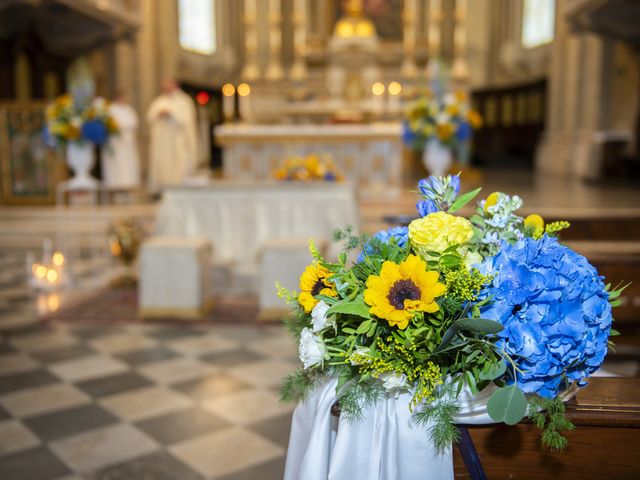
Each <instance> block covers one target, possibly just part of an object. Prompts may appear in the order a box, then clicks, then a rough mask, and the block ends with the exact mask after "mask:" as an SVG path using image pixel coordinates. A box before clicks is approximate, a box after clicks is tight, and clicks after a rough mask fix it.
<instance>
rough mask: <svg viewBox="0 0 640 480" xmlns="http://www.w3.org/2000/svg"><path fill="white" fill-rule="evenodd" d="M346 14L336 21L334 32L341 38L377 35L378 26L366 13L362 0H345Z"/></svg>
mask: <svg viewBox="0 0 640 480" xmlns="http://www.w3.org/2000/svg"><path fill="white" fill-rule="evenodd" d="M343 5H344V11H345V14H344V15H343V16H342V17H341V18H340V19H339V20H338V21H337V22H336V25H335V27H334V30H333V34H334V36H336V37H340V38H353V37H359V38H372V37H375V36H376V27H375V26H374V24H373V22H372V21H371V20H369V19H368V18H367V17H365V15H364V3H363V1H362V0H345V2H344V4H343Z"/></svg>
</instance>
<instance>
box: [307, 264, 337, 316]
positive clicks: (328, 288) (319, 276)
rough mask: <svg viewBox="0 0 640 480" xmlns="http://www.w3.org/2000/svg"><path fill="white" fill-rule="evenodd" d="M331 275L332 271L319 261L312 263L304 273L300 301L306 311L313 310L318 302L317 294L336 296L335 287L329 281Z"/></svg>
mask: <svg viewBox="0 0 640 480" xmlns="http://www.w3.org/2000/svg"><path fill="white" fill-rule="evenodd" d="M331 275H332V273H331V272H330V271H329V270H327V269H326V268H324V267H323V266H322V265H320V264H318V263H312V264H311V265H309V266H308V267H307V268H306V269H305V270H304V272H303V273H302V276H301V277H300V294H299V295H298V303H299V304H300V305H302V308H304V311H305V312H306V313H309V312H311V310H313V307H315V306H316V304H317V303H318V300H316V298H315V296H316V295H319V294H322V295H328V296H330V297H335V296H336V291H335V288H334V287H333V284H332V283H331V282H330V281H329V277H330V276H331Z"/></svg>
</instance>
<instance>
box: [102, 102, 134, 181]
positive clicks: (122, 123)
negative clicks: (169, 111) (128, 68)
mask: <svg viewBox="0 0 640 480" xmlns="http://www.w3.org/2000/svg"><path fill="white" fill-rule="evenodd" d="M109 113H111V116H112V117H113V118H114V120H115V121H116V123H117V125H118V130H119V131H118V134H117V135H112V136H111V137H110V138H109V143H108V144H107V145H106V147H105V148H104V149H103V157H102V177H103V181H104V184H105V186H106V187H108V188H137V187H138V186H140V161H139V158H138V143H137V133H136V132H137V130H138V114H137V113H136V111H135V110H134V109H133V107H131V106H130V105H127V104H126V103H121V102H114V103H112V104H111V105H110V107H109Z"/></svg>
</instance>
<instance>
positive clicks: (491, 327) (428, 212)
mask: <svg viewBox="0 0 640 480" xmlns="http://www.w3.org/2000/svg"><path fill="white" fill-rule="evenodd" d="M418 188H419V192H420V194H421V197H422V198H421V200H420V201H419V202H418V205H417V209H418V212H419V218H417V219H415V220H413V221H412V222H411V223H410V224H409V225H408V227H394V228H391V229H389V230H385V231H381V232H378V233H376V234H375V235H373V236H356V235H354V234H353V232H352V231H351V229H349V228H347V229H345V230H341V231H338V232H336V240H338V241H344V242H345V243H346V245H345V250H344V251H343V253H341V254H340V255H339V258H338V260H337V261H336V262H330V261H327V260H326V259H324V258H323V257H322V256H321V255H320V253H319V252H318V250H317V249H316V248H315V246H314V245H313V243H311V248H310V250H311V253H312V255H313V257H314V262H313V263H312V264H311V265H310V266H309V267H307V269H306V271H305V272H304V273H303V275H302V278H301V279H300V291H299V292H294V291H289V290H287V289H285V288H282V287H280V286H279V287H278V288H279V293H280V295H281V296H282V297H284V298H286V299H287V300H288V301H289V303H290V304H291V305H292V307H293V314H292V315H291V316H290V317H289V318H287V319H286V321H285V324H286V326H287V328H288V329H289V330H290V332H291V333H292V334H293V336H294V337H295V339H296V340H297V341H298V342H299V354H300V360H301V362H302V366H301V367H300V368H299V369H298V370H297V371H296V372H294V373H292V374H291V375H289V376H288V377H287V378H286V379H285V380H284V382H283V386H282V391H281V394H282V399H283V400H290V401H299V400H303V399H304V398H305V396H306V395H307V393H308V392H309V391H310V390H311V389H313V388H314V387H315V386H316V385H318V383H319V382H320V380H321V379H322V378H324V377H327V376H330V377H333V378H337V379H338V384H337V388H336V398H337V399H338V401H339V403H340V407H341V415H342V416H343V417H345V418H346V419H347V420H356V419H359V418H361V416H362V412H363V409H364V408H365V407H366V406H367V405H368V404H371V403H374V402H376V401H378V400H379V399H381V398H384V396H385V395H389V394H391V393H392V392H394V391H398V390H401V391H406V392H409V393H410V394H411V395H410V396H411V401H410V402H409V405H407V408H409V409H410V410H411V411H412V412H413V416H414V418H415V420H416V421H417V422H418V423H423V424H424V425H425V428H427V429H428V431H429V433H430V438H431V440H432V442H433V443H434V445H435V446H436V448H438V449H443V448H447V447H448V446H449V445H451V443H452V442H455V441H456V440H457V439H458V435H459V433H458V430H457V428H456V426H455V418H456V415H457V414H458V413H459V411H460V406H459V405H458V401H457V399H458V397H459V396H460V395H461V392H462V391H463V390H464V391H465V392H471V394H475V393H478V392H480V391H481V390H483V389H485V388H488V387H491V388H492V389H493V390H494V392H493V393H492V395H491V397H490V398H489V401H488V403H487V405H486V409H487V412H488V415H489V416H490V417H491V419H492V420H493V421H496V422H504V423H507V424H515V423H517V422H519V421H520V420H521V419H523V418H524V417H526V416H529V417H530V418H531V419H532V420H533V422H534V423H535V424H536V425H537V426H538V427H539V428H541V429H542V430H543V431H544V432H543V435H542V441H543V443H544V444H545V445H547V446H548V447H550V448H551V449H555V450H561V449H563V448H564V447H565V446H566V444H567V441H566V438H565V437H564V436H563V431H566V430H569V429H572V428H573V425H572V424H571V423H570V422H569V421H568V420H566V419H565V418H564V416H563V415H562V414H563V412H564V404H563V398H566V394H567V392H571V391H574V390H576V389H577V388H580V387H583V386H584V385H586V383H587V378H588V377H589V376H590V375H591V374H593V373H594V372H595V371H596V370H597V369H598V368H599V366H600V365H601V364H602V362H603V360H604V358H605V356H606V354H607V351H608V348H609V347H610V346H611V342H610V340H609V338H610V337H611V336H612V335H616V334H617V332H615V330H613V329H612V322H613V318H612V306H616V305H617V304H618V303H619V298H618V297H619V296H620V294H621V292H622V290H623V288H613V289H612V288H611V287H610V285H605V283H604V281H603V278H602V277H601V276H600V275H598V272H597V271H596V269H595V268H594V267H593V266H592V265H590V264H589V262H588V261H587V259H586V258H584V257H583V256H581V255H579V254H577V253H576V252H574V251H573V250H571V249H570V248H568V247H566V246H564V245H562V244H561V243H560V241H559V240H558V238H557V237H558V233H559V232H560V231H561V230H563V229H564V228H566V227H568V223H567V222H554V223H551V224H547V225H545V223H544V220H543V219H542V217H540V216H539V215H530V216H529V217H526V218H523V217H521V216H519V215H518V214H517V210H518V209H519V208H520V207H521V206H522V200H521V199H520V198H518V197H517V196H509V195H506V194H504V193H501V192H495V193H492V194H491V195H489V196H488V197H487V198H485V199H483V200H481V201H479V202H478V205H477V209H476V213H475V214H474V215H473V216H472V217H471V218H469V219H466V218H464V217H462V216H459V215H456V212H458V211H459V210H460V209H461V208H462V207H463V206H464V205H466V204H467V203H469V202H470V201H472V200H473V199H474V198H475V197H476V196H477V195H478V193H479V191H480V189H477V190H474V191H471V192H467V193H465V194H460V178H459V176H458V175H453V176H451V175H450V176H447V177H440V178H438V177H430V178H428V179H425V180H422V181H421V182H420V184H419V186H418ZM351 253H353V255H351ZM348 258H355V260H354V261H353V262H349V261H348ZM545 411H546V412H549V413H545Z"/></svg>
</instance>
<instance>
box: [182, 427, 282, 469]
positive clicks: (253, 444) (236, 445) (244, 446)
mask: <svg viewBox="0 0 640 480" xmlns="http://www.w3.org/2000/svg"><path fill="white" fill-rule="evenodd" d="M169 452H170V453H171V454H172V455H175V456H176V457H177V458H179V459H180V460H182V461H183V462H184V463H186V464H187V465H188V466H190V467H191V468H193V469H194V470H196V471H197V472H198V473H200V474H201V475H204V476H207V477H213V478H216V477H219V476H222V475H225V474H229V473H233V472H236V471H238V470H242V469H245V468H248V467H251V466H254V465H258V464H260V463H263V462H266V461H267V460H271V459H274V458H277V457H280V456H281V455H283V454H284V449H282V447H279V446H278V445H276V444H274V443H272V442H270V441H268V440H265V439H263V438H262V437H260V436H259V435H256V434H255V433H252V432H250V431H248V430H244V429H242V428H227V429H223V430H219V431H217V432H213V433H211V434H208V435H203V436H201V437H197V438H195V439H192V440H187V441H186V442H182V443H178V444H176V445H173V446H171V447H169Z"/></svg>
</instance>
